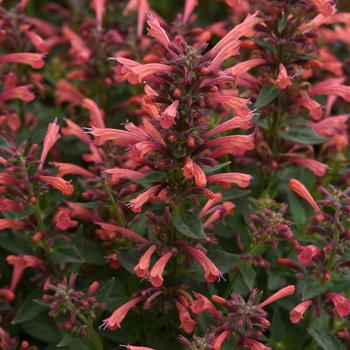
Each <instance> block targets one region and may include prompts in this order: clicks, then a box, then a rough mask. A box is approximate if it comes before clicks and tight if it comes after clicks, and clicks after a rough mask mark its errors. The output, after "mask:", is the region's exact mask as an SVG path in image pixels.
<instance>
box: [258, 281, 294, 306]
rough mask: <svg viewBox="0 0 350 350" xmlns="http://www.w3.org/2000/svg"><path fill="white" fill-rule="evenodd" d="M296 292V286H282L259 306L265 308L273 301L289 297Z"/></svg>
mask: <svg viewBox="0 0 350 350" xmlns="http://www.w3.org/2000/svg"><path fill="white" fill-rule="evenodd" d="M294 292H295V286H293V285H289V286H286V287H283V288H281V289H280V290H279V291H277V292H276V293H275V294H272V295H271V296H270V297H269V298H267V299H266V300H265V301H263V302H262V303H260V304H259V307H261V308H263V307H265V306H267V305H269V304H271V303H273V302H274V301H276V300H279V299H282V298H285V297H288V296H290V295H292V294H294Z"/></svg>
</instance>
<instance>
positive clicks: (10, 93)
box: [0, 85, 35, 102]
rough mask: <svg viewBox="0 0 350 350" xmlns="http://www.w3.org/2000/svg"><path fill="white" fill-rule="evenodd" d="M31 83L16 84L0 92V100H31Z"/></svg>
mask: <svg viewBox="0 0 350 350" xmlns="http://www.w3.org/2000/svg"><path fill="white" fill-rule="evenodd" d="M30 88H31V85H23V86H16V87H14V88H11V89H7V90H5V91H3V92H1V93H0V102H3V101H8V100H13V99H19V100H22V101H24V102H31V101H33V100H34V99H35V95H34V94H33V93H32V92H31V91H30Z"/></svg>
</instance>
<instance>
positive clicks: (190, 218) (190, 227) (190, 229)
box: [172, 212, 207, 239]
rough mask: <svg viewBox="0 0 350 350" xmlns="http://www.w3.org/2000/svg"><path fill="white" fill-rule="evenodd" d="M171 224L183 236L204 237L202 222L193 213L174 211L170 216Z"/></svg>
mask: <svg viewBox="0 0 350 350" xmlns="http://www.w3.org/2000/svg"><path fill="white" fill-rule="evenodd" d="M172 222H173V225H174V226H175V227H176V228H177V229H178V230H179V231H180V232H181V233H182V234H184V235H185V236H187V237H190V238H193V239H206V238H207V236H206V234H205V232H204V229H203V225H202V222H201V221H200V220H199V218H198V216H197V215H195V214H193V213H188V212H186V213H181V214H177V213H174V214H173V216H172Z"/></svg>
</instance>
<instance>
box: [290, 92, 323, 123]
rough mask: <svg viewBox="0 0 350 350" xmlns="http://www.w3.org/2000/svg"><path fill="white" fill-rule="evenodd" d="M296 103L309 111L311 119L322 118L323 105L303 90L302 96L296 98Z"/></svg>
mask: <svg viewBox="0 0 350 350" xmlns="http://www.w3.org/2000/svg"><path fill="white" fill-rule="evenodd" d="M296 103H298V104H299V105H300V106H302V107H304V108H305V109H307V110H308V111H309V113H310V117H311V119H313V120H320V119H321V118H322V116H323V110H322V106H321V105H320V104H319V103H318V102H317V101H315V100H314V99H312V98H311V97H310V96H309V95H308V94H307V93H306V92H303V93H302V94H301V96H300V97H298V98H297V99H296Z"/></svg>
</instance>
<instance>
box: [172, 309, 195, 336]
mask: <svg viewBox="0 0 350 350" xmlns="http://www.w3.org/2000/svg"><path fill="white" fill-rule="evenodd" d="M176 307H177V309H178V310H179V318H180V323H181V328H182V329H183V330H184V331H185V332H186V333H192V332H193V329H194V327H195V326H196V321H194V320H193V319H192V318H191V316H190V313H189V312H188V311H187V309H186V308H185V307H184V306H183V305H182V304H181V303H179V302H176Z"/></svg>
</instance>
